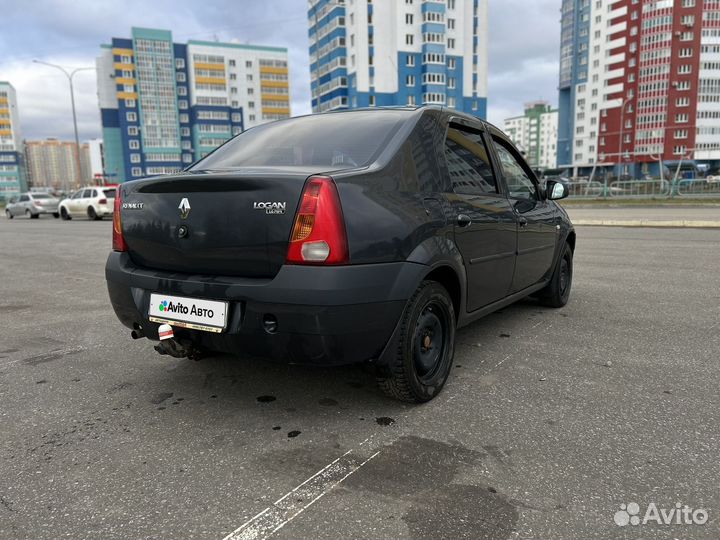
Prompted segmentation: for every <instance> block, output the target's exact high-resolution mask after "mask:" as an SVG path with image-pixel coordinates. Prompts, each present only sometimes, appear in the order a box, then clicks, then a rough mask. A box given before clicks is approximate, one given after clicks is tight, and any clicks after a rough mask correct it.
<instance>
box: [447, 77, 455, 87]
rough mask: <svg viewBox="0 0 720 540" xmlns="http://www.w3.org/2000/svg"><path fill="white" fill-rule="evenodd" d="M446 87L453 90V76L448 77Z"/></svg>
mask: <svg viewBox="0 0 720 540" xmlns="http://www.w3.org/2000/svg"><path fill="white" fill-rule="evenodd" d="M448 88H449V89H450V90H455V77H448Z"/></svg>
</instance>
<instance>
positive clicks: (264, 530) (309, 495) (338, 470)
mask: <svg viewBox="0 0 720 540" xmlns="http://www.w3.org/2000/svg"><path fill="white" fill-rule="evenodd" d="M369 440H370V439H369V438H368V439H365V440H364V441H363V442H361V443H360V445H359V446H363V445H365V444H367V443H368V441H369ZM366 448H367V447H366ZM358 450H360V449H359V448H358ZM358 450H348V451H347V452H345V453H344V454H343V455H342V456H340V457H339V458H337V459H336V460H334V461H332V462H331V463H329V464H328V465H326V466H325V467H323V468H322V469H320V470H319V471H318V472H316V473H315V474H313V475H312V476H311V477H310V478H308V479H307V480H305V481H304V482H303V483H302V484H300V485H298V486H297V487H295V488H294V489H292V490H291V491H289V492H288V493H286V494H285V495H283V496H282V497H280V498H279V499H278V500H277V501H275V502H274V503H273V504H272V505H271V506H268V507H267V508H266V509H265V510H263V511H262V512H260V513H259V514H257V515H256V516H255V517H253V518H251V519H249V520H248V521H246V522H245V523H243V524H242V525H240V527H238V528H237V529H235V530H234V531H233V532H231V533H230V534H228V535H227V536H226V537H225V538H224V539H223V540H264V539H266V538H269V537H270V536H272V535H273V534H274V533H276V532H277V531H279V530H280V529H282V528H283V527H284V526H285V525H287V524H288V523H290V522H291V521H292V520H293V519H295V518H296V517H297V516H299V515H300V514H302V513H303V512H304V511H305V510H307V509H308V508H309V507H310V506H312V505H313V504H315V503H316V502H317V501H319V500H320V499H321V498H322V497H323V496H325V494H327V493H328V492H329V491H331V490H332V489H334V488H335V487H337V486H338V485H340V484H341V483H342V482H343V481H344V480H345V479H346V478H347V477H348V476H350V475H351V474H353V473H355V472H356V471H358V470H359V469H360V468H361V467H363V466H364V465H365V464H367V463H368V462H369V461H370V460H371V459H374V458H375V457H376V456H377V455H378V454H379V453H380V450H378V451H377V452H375V453H373V454H372V455H370V456H369V457H364V456H361V455H359V453H358ZM363 450H364V449H363ZM372 450H373V449H372V448H371V449H370V450H369V451H372Z"/></svg>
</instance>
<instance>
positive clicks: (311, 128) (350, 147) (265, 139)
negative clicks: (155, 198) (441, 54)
mask: <svg viewBox="0 0 720 540" xmlns="http://www.w3.org/2000/svg"><path fill="white" fill-rule="evenodd" d="M408 118H409V113H408V111H402V110H396V111H393V110H382V111H381V110H377V111H353V112H344V113H328V114H319V115H313V116H301V117H299V118H291V119H288V120H281V121H278V122H272V123H270V124H264V125H262V126H258V127H255V128H252V129H249V130H248V131H245V132H244V133H241V134H240V135H238V136H237V137H235V138H233V139H232V140H230V141H228V142H227V143H226V144H224V145H223V146H221V147H220V148H218V149H217V150H215V152H213V153H212V154H210V155H208V156H207V157H206V158H204V159H202V160H200V161H199V162H198V163H196V164H195V165H193V166H192V167H191V168H190V170H191V171H205V170H219V169H231V168H235V167H266V166H309V167H317V168H328V169H334V170H337V169H350V168H353V167H364V166H366V165H369V164H370V163H371V162H372V161H373V159H374V158H375V157H376V155H377V154H379V152H380V151H381V150H382V149H384V147H385V146H386V145H387V143H388V142H389V141H390V138H391V137H392V136H393V135H394V134H395V133H396V132H397V130H398V129H399V127H400V125H401V124H402V123H403V122H404V121H405V120H406V119H408Z"/></svg>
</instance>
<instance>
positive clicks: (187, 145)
mask: <svg viewBox="0 0 720 540" xmlns="http://www.w3.org/2000/svg"><path fill="white" fill-rule="evenodd" d="M180 148H182V149H183V150H191V149H192V143H191V142H190V141H183V142H181V143H180Z"/></svg>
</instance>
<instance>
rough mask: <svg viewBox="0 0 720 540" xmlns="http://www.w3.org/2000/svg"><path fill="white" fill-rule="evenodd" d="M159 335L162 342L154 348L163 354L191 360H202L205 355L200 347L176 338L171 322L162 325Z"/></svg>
mask: <svg viewBox="0 0 720 540" xmlns="http://www.w3.org/2000/svg"><path fill="white" fill-rule="evenodd" d="M133 337H135V336H133ZM158 337H159V338H160V343H158V344H157V345H155V346H154V347H153V348H154V349H155V350H156V351H157V352H158V353H160V354H162V355H168V356H172V357H173V358H189V359H190V360H200V359H201V358H202V357H203V356H204V355H203V353H202V351H201V350H200V349H197V348H196V347H193V346H192V345H190V344H187V345H184V344H182V343H180V342H179V341H178V340H177V339H175V333H174V332H173V328H172V326H170V325H169V324H162V325H160V327H159V328H158Z"/></svg>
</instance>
